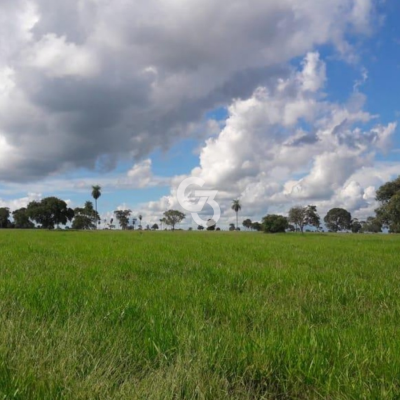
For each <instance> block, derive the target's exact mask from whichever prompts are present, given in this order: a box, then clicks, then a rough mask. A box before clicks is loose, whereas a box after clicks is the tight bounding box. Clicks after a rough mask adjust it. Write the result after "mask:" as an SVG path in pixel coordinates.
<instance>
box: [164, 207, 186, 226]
mask: <svg viewBox="0 0 400 400" xmlns="http://www.w3.org/2000/svg"><path fill="white" fill-rule="evenodd" d="M164 217H165V223H166V224H167V225H169V226H172V230H175V225H177V224H179V223H180V222H182V221H183V220H184V219H185V217H186V216H185V214H184V213H182V212H180V211H178V210H168V211H165V213H164Z"/></svg>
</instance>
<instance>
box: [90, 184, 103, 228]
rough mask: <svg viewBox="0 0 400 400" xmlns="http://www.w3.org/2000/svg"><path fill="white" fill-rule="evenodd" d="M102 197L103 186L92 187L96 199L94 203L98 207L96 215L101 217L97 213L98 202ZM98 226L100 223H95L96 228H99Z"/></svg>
mask: <svg viewBox="0 0 400 400" xmlns="http://www.w3.org/2000/svg"><path fill="white" fill-rule="evenodd" d="M100 196H101V186H99V185H94V186H92V197H93V198H94V202H95V205H96V208H95V210H96V215H99V214H98V213H97V200H98V199H99V198H100ZM97 224H98V221H96V222H95V226H96V228H97Z"/></svg>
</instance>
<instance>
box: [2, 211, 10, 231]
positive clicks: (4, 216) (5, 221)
mask: <svg viewBox="0 0 400 400" xmlns="http://www.w3.org/2000/svg"><path fill="white" fill-rule="evenodd" d="M9 218H10V209H9V208H7V207H1V208H0V228H9V227H10V224H11V222H10V220H9Z"/></svg>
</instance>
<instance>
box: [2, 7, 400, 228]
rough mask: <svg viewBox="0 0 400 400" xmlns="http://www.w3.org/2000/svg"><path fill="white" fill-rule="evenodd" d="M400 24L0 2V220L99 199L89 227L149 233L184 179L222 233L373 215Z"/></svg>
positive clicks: (399, 152) (328, 16)
mask: <svg viewBox="0 0 400 400" xmlns="http://www.w3.org/2000/svg"><path fill="white" fill-rule="evenodd" d="M399 17H400V3H399V2H398V1H395V0H329V1H328V0H326V1H325V0H304V1H302V2H299V1H298V0H250V1H243V0H219V1H215V0H137V1H135V2H133V1H131V2H129V1H126V0H114V1H112V2H110V1H109V0H59V1H57V2H54V1H52V0H2V1H1V3H0V207H9V208H10V209H11V210H15V209H17V208H20V207H23V206H26V205H27V204H28V203H29V202H30V201H32V200H39V199H41V198H43V197H47V196H57V197H59V198H62V199H63V200H65V201H67V202H68V204H69V205H70V206H71V207H78V206H82V205H83V203H84V202H85V201H87V200H91V194H90V193H91V186H92V185H95V184H98V185H100V186H101V187H102V195H101V197H100V199H99V203H98V205H99V212H100V214H101V217H102V220H104V219H106V220H109V219H110V218H111V217H112V215H113V211H114V210H117V209H128V208H129V209H131V210H132V215H133V216H138V215H139V214H141V215H143V223H144V224H145V225H146V224H150V225H151V224H153V223H154V222H158V221H159V219H160V218H161V217H162V214H163V212H164V211H166V210H168V209H182V208H181V206H180V204H179V202H178V201H177V197H176V194H177V188H178V186H179V184H180V183H181V182H182V181H183V180H184V179H185V178H190V177H196V178H201V179H202V180H203V181H204V182H205V187H207V188H209V189H213V190H217V191H218V194H217V196H216V201H217V202H218V204H219V205H220V208H221V213H222V214H221V219H220V221H219V222H218V226H220V227H221V228H223V229H226V228H227V227H228V225H229V223H231V222H235V213H234V212H233V211H232V210H231V203H232V200H233V199H239V200H240V201H241V203H242V210H241V212H240V220H244V219H245V218H250V219H252V220H253V221H257V220H258V221H259V220H261V218H262V217H263V216H265V215H267V214H272V213H275V214H282V215H285V214H287V212H288V210H289V209H290V208H291V207H292V206H295V205H308V204H315V205H317V208H318V211H319V213H320V215H321V216H322V217H323V216H324V215H325V214H326V212H327V211H328V210H329V209H330V208H333V207H343V208H346V209H348V210H349V211H350V212H351V213H352V215H353V216H354V217H358V218H366V217H367V216H369V215H373V214H374V209H375V208H376V207H377V203H376V201H375V192H376V189H377V188H379V186H380V185H382V184H383V183H385V182H386V181H388V180H391V179H394V178H396V177H397V176H398V175H400V133H399V127H398V122H399V119H400V101H399V100H400V79H399V77H400V28H399V27H398V19H399ZM211 214H212V211H211V208H210V207H209V206H206V207H205V208H204V210H203V211H202V215H203V217H204V218H205V219H207V216H211ZM183 226H184V227H188V226H193V227H195V223H194V222H193V221H192V219H191V217H190V213H187V218H186V220H185V223H184V224H183Z"/></svg>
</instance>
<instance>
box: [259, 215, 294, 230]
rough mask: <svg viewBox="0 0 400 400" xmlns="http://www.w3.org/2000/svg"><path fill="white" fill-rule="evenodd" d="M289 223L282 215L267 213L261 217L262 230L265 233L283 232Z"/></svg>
mask: <svg viewBox="0 0 400 400" xmlns="http://www.w3.org/2000/svg"><path fill="white" fill-rule="evenodd" d="M288 225H289V223H288V220H287V218H286V217H283V216H282V215H275V214H271V215H267V216H266V217H264V218H263V219H262V227H263V231H264V232H266V233H279V232H285V231H286V229H287V227H288Z"/></svg>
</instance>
